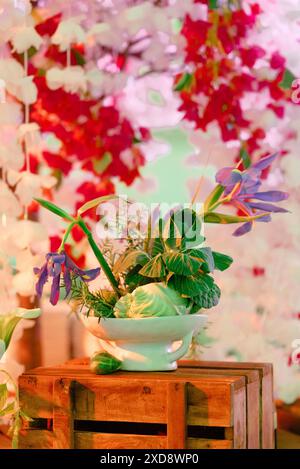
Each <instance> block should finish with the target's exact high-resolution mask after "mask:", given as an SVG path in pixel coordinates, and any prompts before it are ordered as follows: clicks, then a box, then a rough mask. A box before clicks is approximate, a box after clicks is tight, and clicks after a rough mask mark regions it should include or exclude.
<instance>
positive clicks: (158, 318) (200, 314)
mask: <svg viewBox="0 0 300 469" xmlns="http://www.w3.org/2000/svg"><path fill="white" fill-rule="evenodd" d="M80 315H82V316H83V317H84V319H87V320H88V319H93V320H95V319H96V320H97V321H98V322H99V323H100V322H101V321H105V322H106V321H109V322H111V321H119V322H128V321H135V322H136V321H158V320H160V321H170V320H171V319H175V318H176V319H179V318H195V317H197V318H203V319H208V315H207V314H202V313H195V314H178V315H176V316H152V317H146V318H105V317H100V318H99V317H97V316H90V315H87V314H86V313H85V312H81V313H80Z"/></svg>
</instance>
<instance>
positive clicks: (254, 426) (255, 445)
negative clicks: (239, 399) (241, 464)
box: [178, 367, 260, 449]
mask: <svg viewBox="0 0 300 469" xmlns="http://www.w3.org/2000/svg"><path fill="white" fill-rule="evenodd" d="M187 370H188V371H189V373H190V374H191V375H195V374H196V375H197V376H203V375H217V376H219V375H221V376H244V377H245V379H246V386H247V448H248V449H259V448H260V421H259V412H260V410H259V406H260V380H259V371H258V370H237V369H234V370H229V369H218V368H201V367H199V368H187V367H185V368H179V370H178V372H179V373H182V372H184V371H187Z"/></svg>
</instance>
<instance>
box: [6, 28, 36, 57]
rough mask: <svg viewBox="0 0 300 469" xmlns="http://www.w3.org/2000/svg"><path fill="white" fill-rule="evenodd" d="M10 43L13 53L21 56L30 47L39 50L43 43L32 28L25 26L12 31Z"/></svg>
mask: <svg viewBox="0 0 300 469" xmlns="http://www.w3.org/2000/svg"><path fill="white" fill-rule="evenodd" d="M11 42H12V45H13V47H14V51H16V52H18V53H19V54H22V53H23V52H25V51H26V50H28V49H30V48H31V47H35V48H36V49H39V48H40V46H41V45H42V43H43V38H42V36H40V35H39V34H38V33H37V32H36V30H35V29H34V27H33V26H27V27H24V28H17V29H16V30H14V32H13V34H12V38H11Z"/></svg>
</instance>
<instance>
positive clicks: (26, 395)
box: [19, 374, 53, 418]
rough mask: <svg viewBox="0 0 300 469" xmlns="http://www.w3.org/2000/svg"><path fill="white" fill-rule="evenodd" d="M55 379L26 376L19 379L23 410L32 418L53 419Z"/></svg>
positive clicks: (33, 375) (32, 375)
mask: <svg viewBox="0 0 300 469" xmlns="http://www.w3.org/2000/svg"><path fill="white" fill-rule="evenodd" d="M52 397H53V379H51V378H49V377H48V376H36V375H35V374H28V375H26V374H24V375H22V376H20V377H19V398H20V405H21V408H22V410H23V411H24V412H25V413H26V414H27V415H30V417H32V418H52V416H53V401H52Z"/></svg>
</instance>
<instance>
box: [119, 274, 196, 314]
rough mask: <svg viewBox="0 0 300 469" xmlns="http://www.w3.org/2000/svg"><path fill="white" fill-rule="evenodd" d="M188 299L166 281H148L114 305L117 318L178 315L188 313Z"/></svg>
mask: <svg viewBox="0 0 300 469" xmlns="http://www.w3.org/2000/svg"><path fill="white" fill-rule="evenodd" d="M187 304H188V300H187V299H186V298H182V297H181V296H180V294H179V293H177V292H176V291H175V290H173V289H172V288H170V287H168V286H167V285H165V284H164V283H148V284H147V285H143V286H141V287H138V288H136V289H135V290H134V291H133V292H132V293H128V294H127V295H125V296H123V297H122V298H120V299H119V301H118V302H117V303H116V305H115V307H114V314H115V316H116V317H117V318H144V317H145V318H146V317H152V316H176V315H178V314H186V313H187Z"/></svg>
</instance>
